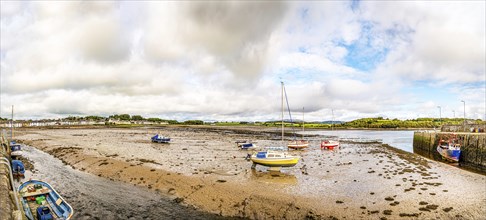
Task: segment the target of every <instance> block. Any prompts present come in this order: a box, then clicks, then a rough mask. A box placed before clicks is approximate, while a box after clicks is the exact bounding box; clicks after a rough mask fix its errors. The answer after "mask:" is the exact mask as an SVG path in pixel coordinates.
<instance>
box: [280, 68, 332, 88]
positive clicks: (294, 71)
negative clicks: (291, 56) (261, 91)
mask: <svg viewBox="0 0 486 220" xmlns="http://www.w3.org/2000/svg"><path fill="white" fill-rule="evenodd" d="M326 75H328V74H323V73H322V72H321V71H319V70H317V69H313V68H299V67H292V68H286V69H280V70H278V72H277V74H276V76H277V79H278V81H283V82H286V83H287V82H288V83H291V84H301V83H303V84H308V83H311V82H313V81H316V80H322V79H323V78H326Z"/></svg>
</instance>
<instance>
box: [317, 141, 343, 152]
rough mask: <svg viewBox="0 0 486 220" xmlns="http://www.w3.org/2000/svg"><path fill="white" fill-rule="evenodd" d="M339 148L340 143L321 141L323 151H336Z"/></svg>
mask: <svg viewBox="0 0 486 220" xmlns="http://www.w3.org/2000/svg"><path fill="white" fill-rule="evenodd" d="M338 147H339V141H333V140H323V141H321V149H330V150H332V149H334V148H338Z"/></svg>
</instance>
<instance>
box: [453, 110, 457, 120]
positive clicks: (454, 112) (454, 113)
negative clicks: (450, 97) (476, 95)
mask: <svg viewBox="0 0 486 220" xmlns="http://www.w3.org/2000/svg"><path fill="white" fill-rule="evenodd" d="M452 114H453V115H454V118H456V111H454V110H452Z"/></svg>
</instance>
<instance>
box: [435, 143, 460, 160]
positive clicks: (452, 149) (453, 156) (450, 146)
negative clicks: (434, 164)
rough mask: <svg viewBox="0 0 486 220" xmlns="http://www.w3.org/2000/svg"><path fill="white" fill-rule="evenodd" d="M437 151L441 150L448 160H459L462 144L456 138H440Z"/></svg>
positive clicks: (443, 156)
mask: <svg viewBox="0 0 486 220" xmlns="http://www.w3.org/2000/svg"><path fill="white" fill-rule="evenodd" d="M437 152H439V154H440V155H441V156H442V158H444V159H446V160H448V161H452V162H459V157H460V156H461V145H460V144H459V143H457V140H456V139H455V138H451V139H449V140H448V141H445V140H440V141H439V145H438V146H437Z"/></svg>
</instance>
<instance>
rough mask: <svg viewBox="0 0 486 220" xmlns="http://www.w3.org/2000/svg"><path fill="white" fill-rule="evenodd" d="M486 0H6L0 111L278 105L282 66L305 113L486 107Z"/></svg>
mask: <svg viewBox="0 0 486 220" xmlns="http://www.w3.org/2000/svg"><path fill="white" fill-rule="evenodd" d="M484 4H485V3H484V2H480V1H478V2H475V1H470V2H393V3H392V2H373V1H364V2H363V1H360V2H332V1H324V2H239V1H233V2H154V1H148V2H105V1H103V2H86V1H67V2H56V4H53V3H52V2H38V1H31V2H15V1H2V2H1V6H2V7H0V8H1V10H0V13H1V18H2V19H1V21H0V27H1V31H0V37H1V38H0V39H1V41H0V58H1V61H0V68H1V81H0V86H1V88H0V91H1V92H2V94H1V95H0V98H1V103H0V109H1V110H2V112H0V113H1V114H2V115H4V114H5V112H8V111H9V108H10V106H11V105H13V104H14V105H16V106H18V107H16V108H17V110H18V114H19V116H20V117H44V116H56V115H66V114H86V115H88V114H89V115H91V114H104V115H106V114H116V113H130V114H142V115H144V114H145V115H150V116H155V117H156V116H159V115H160V116H164V117H172V116H173V117H175V118H178V119H188V118H200V119H216V120H267V119H277V118H279V117H280V114H279V111H280V93H279V91H280V89H279V87H280V84H279V81H280V80H283V81H284V82H285V83H286V88H287V93H288V96H289V102H290V103H289V104H290V106H291V108H292V110H293V111H296V112H300V111H301V108H302V107H305V109H306V114H308V119H309V120H320V119H323V118H326V117H327V118H326V119H327V120H329V119H330V117H328V116H329V114H330V109H331V108H332V109H335V112H336V119H337V120H349V119H354V118H357V117H372V116H377V115H383V114H390V116H389V117H416V113H417V112H419V113H418V114H423V115H420V116H421V117H424V116H426V115H427V114H429V115H433V114H435V113H434V111H432V110H430V109H434V108H435V107H436V106H437V105H441V106H444V109H446V108H450V109H452V108H453V106H454V105H452V104H450V107H449V106H448V104H449V103H454V102H457V100H450V99H466V100H467V102H468V103H470V105H469V104H468V112H471V115H472V116H474V117H482V115H483V113H481V112H482V111H484V107H482V106H483V104H482V103H484V89H482V84H479V83H478V82H484V80H485V78H484V74H485V54H486V52H485V47H486V46H485V32H486V31H485V26H486V25H485V20H486V19H485V17H486V16H485V5H484ZM363 66H364V67H366V68H363ZM416 82H421V83H423V84H425V85H429V86H428V87H427V89H429V90H430V89H437V90H444V91H446V90H447V93H446V94H447V95H451V94H452V96H455V97H446V96H445V95H444V96H443V97H442V98H441V99H438V100H431V99H430V98H429V97H427V96H426V95H424V94H419V93H416V92H424V91H425V92H426V91H427V89H423V90H410V89H407V88H408V87H414V86H416V85H417V84H416ZM430 85H433V86H430ZM451 88H455V89H451ZM465 91H467V93H464V92H465ZM434 94H439V93H434ZM464 94H466V95H464ZM410 102H414V103H415V104H411V103H410ZM417 102H425V103H429V106H420V104H416V103H417ZM473 103H474V104H473ZM434 106H435V107H434ZM421 108H425V109H429V110H425V109H423V110H421ZM32 109H35V112H33V111H32ZM17 110H16V112H17ZM306 118H307V117H306Z"/></svg>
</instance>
